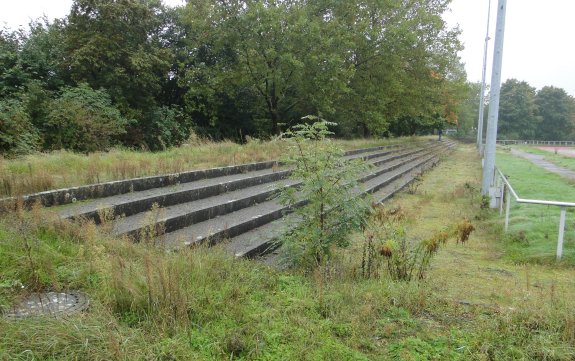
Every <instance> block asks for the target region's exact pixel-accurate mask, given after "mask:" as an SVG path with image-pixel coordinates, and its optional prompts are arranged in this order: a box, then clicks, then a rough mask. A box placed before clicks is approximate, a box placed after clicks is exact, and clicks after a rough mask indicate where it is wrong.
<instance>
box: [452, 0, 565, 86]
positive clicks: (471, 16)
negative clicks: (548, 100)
mask: <svg viewBox="0 0 575 361" xmlns="http://www.w3.org/2000/svg"><path fill="white" fill-rule="evenodd" d="M497 3H498V1H497V0H491V9H492V14H491V28H492V29H491V32H490V34H491V37H492V38H493V37H494V34H495V23H496V18H497V14H496V10H497ZM488 4H489V0H453V2H452V4H451V9H452V11H451V13H450V14H447V15H446V20H447V21H448V23H449V24H451V25H455V24H459V26H460V28H461V30H462V31H463V33H462V35H461V40H462V41H463V42H464V45H465V50H464V51H463V52H462V53H461V58H462V60H463V62H464V63H465V68H466V70H467V76H468V78H469V80H470V81H480V80H481V70H482V64H483V46H484V43H485V31H486V26H487V8H488ZM574 15H575V1H573V0H545V1H541V0H508V1H507V16H506V24H505V43H504V48H503V69H502V72H501V74H502V78H503V80H505V79H509V78H516V79H519V80H525V81H527V82H528V83H529V84H531V86H534V87H536V88H538V89H540V88H542V87H543V86H546V85H553V86H556V87H560V88H563V89H565V90H566V91H567V92H568V93H569V94H571V95H574V96H575V46H574V45H573V40H572V39H573V36H575V18H574ZM493 40H494V39H491V40H490V42H489V47H490V50H492V49H493ZM487 59H488V64H491V62H492V61H493V52H492V51H490V52H489V56H488V58H487ZM487 74H488V75H487V82H488V83H489V82H490V80H491V75H490V74H491V72H490V70H488V73H487Z"/></svg>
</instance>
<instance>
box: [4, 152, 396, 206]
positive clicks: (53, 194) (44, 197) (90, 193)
mask: <svg viewBox="0 0 575 361" xmlns="http://www.w3.org/2000/svg"><path fill="white" fill-rule="evenodd" d="M405 146H406V145H404V144H393V145H385V146H378V147H371V148H362V149H354V150H350V151H347V152H346V153H345V154H346V156H355V155H359V154H362V153H370V152H376V151H381V150H386V149H387V150H393V149H399V148H403V147H405ZM276 166H278V162H277V161H276V160H272V161H265V162H255V163H248V164H240V165H232V166H226V167H217V168H210V169H201V170H192V171H185V172H180V173H172V174H165V175H158V176H148V177H140V178H133V179H126V180H118V181H111V182H104V183H97V184H89V185H84V186H78V187H70V188H63V189H55V190H49V191H45V192H39V193H34V194H29V195H25V196H22V197H9V198H2V199H0V210H2V209H11V208H13V207H14V205H15V204H19V203H21V204H22V205H23V206H24V207H26V208H30V207H32V206H33V205H34V204H36V203H40V204H41V205H42V206H44V207H52V206H57V205H65V204H71V203H75V202H77V201H83V200H90V199H96V198H106V197H110V196H117V195H120V194H126V193H133V192H139V191H144V190H148V189H154V188H161V187H166V186H172V185H177V184H182V183H188V182H193V181H197V180H202V179H210V178H217V177H223V176H228V175H233V174H240V173H247V172H253V171H258V170H263V169H268V168H272V167H276ZM20 201H21V202H20Z"/></svg>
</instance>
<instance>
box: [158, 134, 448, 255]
mask: <svg viewBox="0 0 575 361" xmlns="http://www.w3.org/2000/svg"><path fill="white" fill-rule="evenodd" d="M437 147H438V146H437V145H433V146H432V147H430V150H429V151H428V152H426V153H422V154H419V155H416V156H413V157H411V158H408V159H406V160H396V161H395V162H394V164H391V165H389V166H388V167H386V168H384V169H379V170H376V171H375V172H373V173H371V174H369V175H367V176H364V177H363V179H361V180H360V181H364V182H365V183H364V187H365V188H366V191H367V192H370V193H371V192H375V191H376V190H378V189H379V188H381V187H383V186H385V185H386V184H388V183H389V182H390V181H391V180H393V179H395V178H396V177H398V176H400V175H401V174H402V173H403V172H405V171H406V170H408V169H412V168H413V167H415V166H418V165H420V164H421V163H423V162H425V161H426V160H427V159H429V158H430V157H431V156H433V152H434V151H435V148H437ZM302 204H303V202H302ZM287 212H289V210H288V209H287V207H284V206H282V205H281V204H279V202H278V201H277V200H268V201H264V202H261V203H259V204H256V205H253V206H251V207H249V208H246V209H241V210H238V211H236V212H232V213H229V214H223V215H221V216H219V217H218V218H212V219H207V220H205V221H204V222H199V223H197V224H192V225H190V226H189V227H186V228H182V229H179V230H177V231H174V232H171V233H168V234H165V235H163V236H162V237H160V238H159V239H158V242H159V243H162V244H164V245H165V246H166V247H167V248H169V249H177V248H179V247H182V246H189V245H192V244H197V243H202V242H206V241H209V242H210V243H211V244H213V243H216V242H218V241H220V240H222V239H224V238H230V237H235V236H238V235H240V234H242V233H245V232H247V231H249V230H251V229H253V228H256V227H262V226H264V225H265V224H266V223H269V222H271V221H274V220H276V219H279V218H281V217H282V216H284V215H285V214H286V213H287ZM264 229H265V228H264Z"/></svg>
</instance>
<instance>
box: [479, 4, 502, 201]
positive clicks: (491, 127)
mask: <svg viewBox="0 0 575 361" xmlns="http://www.w3.org/2000/svg"><path fill="white" fill-rule="evenodd" d="M506 10H507V1H506V0H499V2H498V5H497V30H496V32H495V48H494V51H493V68H492V71H491V90H490V96H489V117H488V118H489V119H488V122H487V137H486V141H485V151H484V157H485V162H484V167H483V182H482V184H481V193H482V194H484V195H486V194H489V188H490V186H491V182H492V180H493V175H494V173H495V145H496V143H497V121H498V120H499V93H500V92H501V68H502V64H503V39H504V38H505V11H506Z"/></svg>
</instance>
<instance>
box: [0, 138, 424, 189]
mask: <svg viewBox="0 0 575 361" xmlns="http://www.w3.org/2000/svg"><path fill="white" fill-rule="evenodd" d="M412 140H413V139H411V138H396V139H388V140H382V139H357V140H335V142H336V143H337V144H338V145H339V146H340V147H342V148H343V149H346V150H347V149H356V148H368V147H375V146H380V145H387V144H396V143H405V142H409V141H412ZM285 149H286V145H285V143H284V142H283V141H267V142H264V141H258V140H252V141H250V142H248V143H247V144H244V145H240V144H237V143H233V142H230V141H223V142H211V141H206V140H196V141H194V142H191V143H189V144H185V145H183V146H181V147H177V148H171V149H168V150H166V151H163V152H156V153H151V152H145V151H134V150H127V149H114V150H111V151H109V152H97V153H91V154H89V155H84V154H79V153H73V152H69V151H55V152H51V153H37V154H32V155H27V156H23V157H19V158H15V159H3V158H2V157H1V156H0V197H3V196H17V195H23V194H29V193H33V192H40V191H46V190H50V189H55V188H65V187H73V186H79V185H84V184H92V183H100V182H105V181H112V180H120V179H128V178H135V177H142V176H150V175H158V174H168V173H176V172H182V171H188V170H193V169H205V168H210V167H219V166H227V165H234V164H243V163H249V162H259V161H265V160H271V159H278V158H279V157H280V156H281V155H282V154H283V153H284V152H285Z"/></svg>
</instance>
